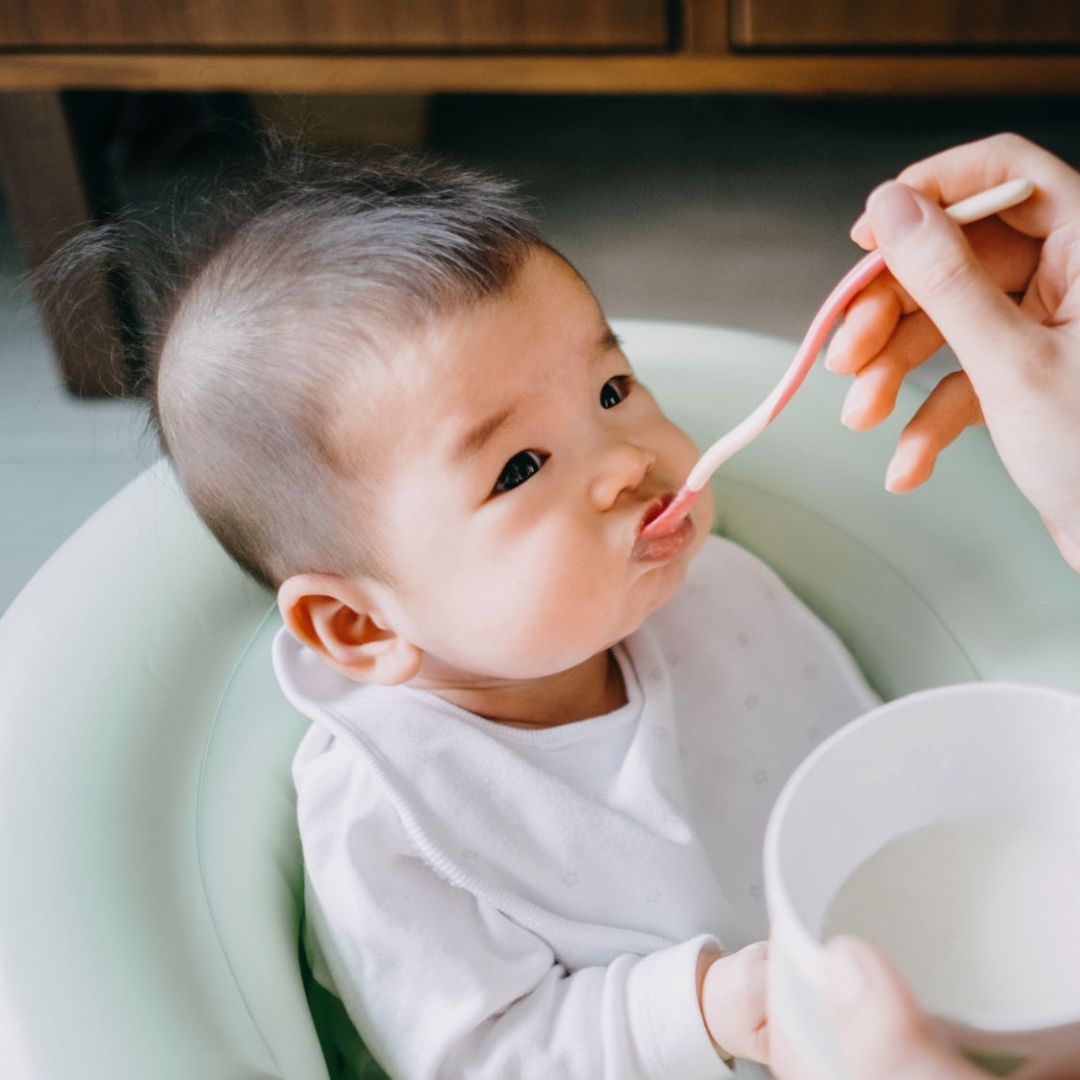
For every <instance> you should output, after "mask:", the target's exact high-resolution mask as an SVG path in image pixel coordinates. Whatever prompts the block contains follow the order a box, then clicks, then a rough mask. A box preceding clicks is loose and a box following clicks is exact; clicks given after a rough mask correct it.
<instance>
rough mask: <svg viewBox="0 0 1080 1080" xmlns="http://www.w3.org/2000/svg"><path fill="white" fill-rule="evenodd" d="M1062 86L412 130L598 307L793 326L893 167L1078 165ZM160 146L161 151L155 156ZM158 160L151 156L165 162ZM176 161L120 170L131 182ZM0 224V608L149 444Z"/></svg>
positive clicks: (498, 119)
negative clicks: (478, 177) (947, 156)
mask: <svg viewBox="0 0 1080 1080" xmlns="http://www.w3.org/2000/svg"><path fill="white" fill-rule="evenodd" d="M1077 105H1078V103H1077V102H1076V101H1075V100H1069V101H1049V102H1048V101H1031V100H1011V101H1002V100H992V99H988V100H981V101H961V102H940V101H922V102H920V101H886V102H883V101H847V102H844V101H785V100H777V99H771V98H757V97H752V98H722V97H689V98H688V97H657V98H644V97H643V98H577V97H535V98H513V97H489V98H470V97H446V98H439V99H435V100H434V101H433V102H432V103H431V105H430V111H429V116H428V124H427V132H428V134H427V137H426V140H425V142H426V145H427V146H428V147H429V148H431V149H433V150H436V151H438V152H441V153H445V154H447V155H449V156H451V157H452V158H455V159H457V160H460V161H464V162H467V163H469V164H473V165H483V166H485V167H488V168H490V169H491V170H492V171H495V172H497V173H500V174H503V175H507V176H511V177H515V178H517V179H519V180H520V181H521V182H522V184H523V188H524V191H525V192H526V193H527V194H528V195H529V196H530V198H531V199H533V200H534V203H535V206H536V209H537V213H538V215H539V217H540V219H541V221H542V223H543V226H544V229H545V232H546V235H547V236H548V237H549V239H550V240H551V241H552V242H553V244H554V245H555V246H556V247H557V248H559V249H560V250H561V251H563V253H564V254H565V255H567V257H569V258H570V259H571V261H573V262H574V263H575V264H576V265H577V267H578V269H579V270H580V271H581V272H582V273H583V274H584V276H585V277H586V279H587V280H588V281H589V282H590V283H591V284H592V286H593V288H594V290H595V291H596V293H597V295H598V297H599V298H600V300H601V302H602V304H603V305H604V307H605V309H606V310H607V312H608V314H609V315H612V316H619V315H635V316H650V317H659V318H673V319H687V320H694V321H701V322H712V323H723V324H729V325H734V326H742V327H749V328H752V329H756V330H760V331H764V332H768V333H774V334H779V335H783V336H787V337H797V336H799V335H800V334H801V333H802V331H803V330H804V329H805V327H806V325H807V323H808V321H809V319H810V317H811V316H812V314H813V312H814V310H815V308H816V306H817V304H818V303H819V302H820V301H821V300H822V299H823V298H824V296H825V294H826V293H827V292H828V290H829V288H830V287H831V286H832V284H833V283H834V282H835V280H836V279H837V278H839V277H840V275H841V274H842V273H843V272H844V271H845V270H846V269H847V268H848V266H849V265H850V264H851V263H852V262H853V261H854V259H855V257H856V255H857V251H856V249H855V248H854V246H853V245H852V244H851V242H850V241H849V240H848V237H847V228H848V226H849V225H850V223H851V222H852V221H853V220H854V218H855V217H856V216H857V214H858V212H859V210H860V209H861V206H862V203H863V200H864V198H865V196H866V193H867V192H868V191H869V190H870V189H871V188H872V187H873V186H874V185H875V184H876V183H878V182H879V181H881V180H883V179H885V178H887V177H889V176H890V175H893V174H894V173H895V172H896V171H898V170H899V169H900V168H901V167H903V165H905V164H906V163H908V162H910V161H912V160H915V159H917V158H919V157H922V156H925V155H926V154H929V153H933V152H935V151H936V150H939V149H942V148H944V147H946V146H949V145H952V144H954V143H956V142H961V141H965V140H967V139H969V138H974V137H978V136H980V135H982V134H986V133H989V132H992V131H995V130H1002V129H1005V128H1009V129H1012V130H1019V131H1022V132H1023V133H1025V134H1027V135H1029V136H1030V137H1032V138H1035V139H1036V140H1038V141H1039V142H1041V143H1043V145H1045V146H1047V147H1049V148H1050V149H1052V150H1054V151H1055V152H1056V153H1058V154H1060V155H1061V156H1063V157H1064V158H1065V159H1066V160H1068V161H1070V162H1071V163H1072V164H1073V165H1076V166H1078V167H1080V108H1078V107H1077ZM170 154H171V155H172V156H171V158H170V156H169V155H170ZM163 162H164V164H163ZM173 163H175V169H178V170H182V169H184V168H187V167H191V163H190V161H188V160H185V159H184V158H183V154H182V153H180V152H179V151H177V150H176V148H175V147H173V148H171V149H170V150H169V151H168V153H165V154H164V156H163V155H162V153H159V154H158V156H157V159H156V160H155V161H152V162H151V163H150V164H149V165H147V164H145V162H144V165H143V171H142V172H141V173H140V171H139V163H138V162H137V161H132V160H126V161H121V162H120V163H119V164H117V163H116V162H113V164H112V167H114V168H117V169H119V170H120V174H121V175H120V180H121V181H122V182H121V189H122V190H125V191H137V192H139V193H140V197H144V196H145V192H146V191H147V190H151V189H153V187H154V183H155V182H156V180H158V179H160V176H161V174H162V172H167V171H169V169H170V168H173V167H174V165H173ZM21 274H22V267H21V265H20V262H19V258H18V255H17V253H16V251H15V248H14V243H13V239H12V236H11V231H10V228H9V226H8V225H7V222H6V218H4V219H2V220H0V611H2V610H3V609H4V608H5V607H6V606H7V605H8V604H9V603H10V601H11V600H12V599H13V598H14V596H15V595H16V593H17V592H18V590H19V589H20V588H21V587H22V585H23V584H24V583H25V582H26V580H27V579H28V578H29V577H30V576H31V575H32V574H33V572H34V571H35V570H36V569H37V568H38V567H39V566H40V565H41V563H42V562H43V561H44V560H45V559H46V558H47V557H48V556H49V554H50V553H51V552H52V551H53V550H54V549H55V548H56V547H57V546H58V545H59V544H60V543H61V542H62V541H63V540H64V539H65V537H67V536H68V535H70V533H71V532H72V531H73V530H74V529H75V528H76V527H77V526H78V524H79V523H80V522H81V521H82V520H83V519H84V518H85V517H86V516H87V515H88V514H89V513H91V512H92V511H93V510H94V508H95V507H97V506H99V505H100V504H101V503H102V502H103V501H105V500H106V499H107V498H108V497H109V496H110V495H111V494H112V493H114V492H115V491H116V490H117V489H118V488H120V487H121V486H122V485H123V484H124V483H125V482H126V481H127V480H129V479H130V478H131V477H133V476H134V475H136V474H137V473H138V472H139V471H140V470H141V469H142V468H144V467H145V466H146V465H147V464H148V463H149V462H150V461H152V460H153V458H154V457H155V454H156V451H155V448H154V446H153V442H152V440H151V439H150V438H149V436H148V435H147V434H146V430H145V426H144V422H143V417H142V415H141V412H140V410H139V409H138V408H137V407H136V406H135V405H133V404H131V403H128V402H117V401H108V402H81V401H77V400H75V399H73V398H70V397H68V396H67V395H66V393H65V392H64V390H63V389H62V388H61V386H60V385H59V382H58V379H57V376H56V372H55V370H54V365H53V360H52V357H51V355H50V351H49V347H48V345H47V343H46V341H45V339H44V337H43V335H42V332H41V329H40V327H39V325H38V324H37V322H36V319H35V314H34V310H33V306H32V305H31V304H30V303H29V301H28V299H27V297H26V294H25V288H24V286H23V283H22V280H21Z"/></svg>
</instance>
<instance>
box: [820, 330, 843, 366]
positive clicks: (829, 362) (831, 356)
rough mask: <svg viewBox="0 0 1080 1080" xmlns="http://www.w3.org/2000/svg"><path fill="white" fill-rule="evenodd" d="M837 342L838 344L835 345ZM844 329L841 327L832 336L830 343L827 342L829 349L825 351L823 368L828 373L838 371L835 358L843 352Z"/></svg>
mask: <svg viewBox="0 0 1080 1080" xmlns="http://www.w3.org/2000/svg"><path fill="white" fill-rule="evenodd" d="M838 342H839V344H837V343H838ZM843 344H844V328H843V327H842V326H841V327H840V329H839V330H837V331H836V333H835V334H833V337H832V341H830V342H829V347H828V348H827V349H826V350H825V367H826V368H827V369H828V370H829V371H838V370H839V369H838V368H837V366H836V365H837V363H838V360H837V357H838V356H839V355H840V354H841V353H842V352H843V351H844V350H843Z"/></svg>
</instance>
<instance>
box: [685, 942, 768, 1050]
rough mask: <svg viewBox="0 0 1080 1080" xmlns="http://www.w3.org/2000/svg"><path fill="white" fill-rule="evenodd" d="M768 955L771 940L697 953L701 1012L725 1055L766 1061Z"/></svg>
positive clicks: (711, 1035)
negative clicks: (727, 951) (734, 950)
mask: <svg viewBox="0 0 1080 1080" xmlns="http://www.w3.org/2000/svg"><path fill="white" fill-rule="evenodd" d="M768 960H769V946H768V944H767V943H766V942H764V941H757V942H755V943H754V944H753V945H747V946H746V948H745V949H740V950H739V951H738V952H737V953H731V954H729V955H727V956H724V955H721V954H720V953H718V952H715V951H712V950H702V953H701V956H700V958H699V959H698V1001H699V1002H700V1004H701V1015H702V1016H703V1017H704V1019H705V1026H706V1027H707V1028H708V1030H709V1035H710V1037H711V1038H712V1041H713V1043H714V1044H715V1045H716V1048H717V1050H718V1051H719V1052H720V1054H721V1055H722V1056H723V1057H725V1058H734V1057H740V1058H746V1059H748V1060H749V1061H760V1062H761V1063H762V1064H766V1065H767V1064H768V1062H769V1031H768V1028H767V1026H766V1021H767V1019H768V1008H767V1002H766V988H767V983H766V976H767V972H768Z"/></svg>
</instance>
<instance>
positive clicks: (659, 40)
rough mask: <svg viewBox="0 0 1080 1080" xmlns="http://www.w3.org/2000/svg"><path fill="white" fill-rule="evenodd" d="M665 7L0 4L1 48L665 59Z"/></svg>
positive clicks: (548, 0) (618, 3)
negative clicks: (619, 54)
mask: <svg viewBox="0 0 1080 1080" xmlns="http://www.w3.org/2000/svg"><path fill="white" fill-rule="evenodd" d="M669 44H670V30H669V20H668V12H667V0H3V3H0V48H25V47H27V46H31V47H35V46H36V47H39V48H52V49H55V48H94V49H102V48H106V49H109V48H139V49H147V48H181V47H187V48H191V47H196V48H207V49H229V50H236V49H284V48H288V49H291V50H296V49H298V48H299V49H435V50H441V49H450V50H458V49H548V50H559V49H622V50H625V49H633V50H638V49H663V48H666V47H667V46H668V45H669Z"/></svg>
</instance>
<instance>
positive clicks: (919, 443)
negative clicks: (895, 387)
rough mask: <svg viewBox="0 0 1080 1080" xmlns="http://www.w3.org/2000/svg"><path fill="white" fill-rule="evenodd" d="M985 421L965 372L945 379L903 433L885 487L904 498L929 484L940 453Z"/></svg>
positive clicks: (920, 407)
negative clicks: (923, 485) (965, 432)
mask: <svg viewBox="0 0 1080 1080" xmlns="http://www.w3.org/2000/svg"><path fill="white" fill-rule="evenodd" d="M982 419H983V416H982V409H981V407H980V405H979V399H978V397H977V396H976V394H975V391H974V389H973V388H972V385H971V380H970V379H968V377H967V375H965V374H964V372H962V371H954V372H953V373H952V374H950V375H946V376H945V378H943V379H942V380H941V381H940V382H939V383H938V384H937V386H935V387H934V389H933V390H932V391H931V392H930V394H929V396H928V397H927V398H926V400H925V401H924V402H923V403H922V405H920V406H919V409H918V411H917V412H916V413H915V415H914V416H913V417H912V418H911V420H910V421H909V422H908V424H907V426H906V427H905V428H904V430H903V431H902V432H901V433H900V440H899V442H898V443H897V446H896V450H895V452H894V453H893V456H892V460H891V461H890V462H889V465H888V468H887V469H886V470H885V487H886V488H887V489H888V490H889V491H892V492H895V493H896V494H902V493H903V492H906V491H911V490H912V489H914V488H917V487H918V486H919V485H920V484H924V483H926V481H927V480H929V479H930V476H931V474H932V473H933V471H934V466H935V465H936V464H937V459H938V455H939V454H940V453H941V451H942V450H944V449H945V447H946V446H948V445H949V444H950V443H951V442H954V441H955V440H956V439H957V438H958V437H959V436H960V435H961V433H962V432H963V431H964V430H965V429H966V428H969V427H971V426H972V425H973V424H979V423H982Z"/></svg>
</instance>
